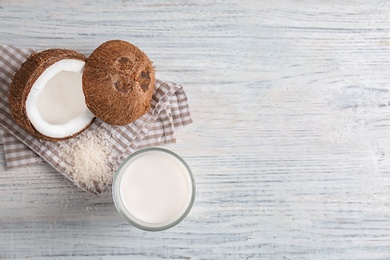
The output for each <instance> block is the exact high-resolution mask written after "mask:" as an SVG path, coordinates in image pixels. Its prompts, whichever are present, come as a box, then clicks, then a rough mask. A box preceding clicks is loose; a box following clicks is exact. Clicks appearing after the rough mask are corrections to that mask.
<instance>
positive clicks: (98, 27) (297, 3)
mask: <svg viewBox="0 0 390 260" xmlns="http://www.w3.org/2000/svg"><path fill="white" fill-rule="evenodd" d="M0 21H1V26H0V39H1V42H2V43H6V44H12V45H16V46H19V47H32V48H35V49H46V48H51V47H63V48H71V49H75V50H78V51H81V52H83V53H84V54H86V55H89V54H90V53H91V51H92V50H93V49H94V48H96V47H97V46H98V45H99V44H100V43H102V42H104V41H105V40H108V39H123V40H128V41H130V42H132V43H134V44H136V45H138V46H139V47H140V48H141V49H142V50H143V51H144V52H146V53H147V54H148V56H149V57H150V59H151V60H153V61H154V65H155V67H156V70H157V75H156V76H157V78H159V79H163V80H170V81H174V82H177V83H180V84H183V85H184V86H185V90H186V92H187V95H188V97H189V100H190V105H191V112H192V115H193V119H194V123H193V124H192V125H190V126H187V127H185V128H182V129H179V130H178V131H177V137H178V139H179V142H178V143H177V144H173V145H167V146H165V147H167V148H169V149H172V150H173V151H175V152H177V153H178V154H180V155H182V156H183V157H184V158H185V159H186V160H187V162H188V163H189V164H190V166H191V167H192V169H193V171H194V175H195V179H196V183H197V197H196V202H195V204H194V207H193V210H192V211H191V213H190V214H189V216H188V217H187V218H186V220H185V221H184V222H182V223H181V224H180V225H179V226H177V227H175V228H173V229H171V230H168V231H164V232H159V233H147V232H143V231H139V230H137V229H135V228H132V227H131V226H128V225H126V224H125V223H124V222H123V221H122V220H121V218H120V217H119V216H118V214H117V213H116V211H115V208H114V206H113V203H112V199H111V197H110V194H109V193H105V194H102V195H100V196H94V195H90V194H86V193H84V192H82V191H80V190H79V189H77V188H75V187H73V186H72V185H71V184H70V183H69V182H68V181H66V180H65V179H64V178H63V177H61V175H59V174H57V173H55V172H54V171H53V170H52V169H51V168H50V167H49V166H47V165H42V166H39V167H30V168H23V169H17V170H7V169H5V164H4V155H3V153H2V156H1V157H0V158H1V163H0V197H1V200H0V258H1V257H2V258H4V259H12V258H20V259H25V258H26V257H27V258H30V259H42V258H43V259H58V258H62V259H73V258H74V259H100V258H101V259H103V258H104V259H120V258H122V259H129V258H132V259H149V258H151V259H158V258H172V259H390V71H389V60H390V1H385V0H375V1H363V0H345V1H316V0H315V1H309V0H294V1H289V0H279V1H256V0H253V1H249V0H248V1H233V0H227V1H218V0H212V1H211V0H210V1H158V0H145V1H142V2H139V3H134V2H133V1H126V0H123V1H105V0H96V1H93V2H90V1H74V0H68V1H62V2H59V3H57V2H56V3H55V4H54V3H53V2H52V1H48V0H37V1H34V2H32V1H31V2H30V1H24V0H17V1H5V0H0ZM0 150H1V149H0Z"/></svg>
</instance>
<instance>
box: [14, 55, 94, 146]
mask: <svg viewBox="0 0 390 260" xmlns="http://www.w3.org/2000/svg"><path fill="white" fill-rule="evenodd" d="M63 59H75V60H81V61H85V60H86V57H85V56H84V55H82V54H80V53H78V52H75V51H72V50H66V49H48V50H44V51H42V52H36V53H33V54H31V55H30V56H29V57H28V58H27V60H26V61H25V62H24V63H23V64H22V65H21V67H20V68H19V70H18V71H17V72H16V73H15V75H14V78H13V80H12V83H11V85H10V87H9V96H8V102H9V106H10V110H11V113H12V117H13V118H14V120H15V122H16V123H17V124H18V125H19V126H21V127H22V128H24V129H25V130H26V131H27V132H28V133H30V134H31V135H33V136H35V137H38V138H42V139H45V140H48V141H60V140H64V139H68V138H71V137H74V136H76V135H77V134H79V133H81V132H82V131H83V130H84V129H86V128H87V127H88V126H89V125H88V126H86V127H85V128H84V129H83V130H81V131H79V132H78V133H75V134H73V135H71V136H67V137H64V138H53V137H49V136H46V135H43V134H41V133H40V132H38V131H37V130H36V129H35V127H34V126H33V124H32V123H31V121H30V120H29V118H28V115H27V111H26V100H27V96H28V94H29V93H30V90H31V88H32V86H33V85H34V83H35V81H36V80H37V79H38V78H39V76H40V75H41V74H42V73H43V72H44V71H45V70H46V68H48V67H49V66H51V65H53V64H54V63H56V62H58V61H60V60H63ZM92 121H93V120H91V123H92Z"/></svg>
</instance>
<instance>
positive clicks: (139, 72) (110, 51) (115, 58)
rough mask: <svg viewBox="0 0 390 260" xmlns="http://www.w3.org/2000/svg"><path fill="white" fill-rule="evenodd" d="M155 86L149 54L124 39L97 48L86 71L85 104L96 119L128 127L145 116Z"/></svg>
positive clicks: (84, 80)
mask: <svg viewBox="0 0 390 260" xmlns="http://www.w3.org/2000/svg"><path fill="white" fill-rule="evenodd" d="M154 83H155V76H154V69H153V66H152V62H151V61H150V60H149V58H148V57H147V56H146V54H145V53H143V52H142V51H141V50H140V49H138V48H137V47H136V46H134V45H133V44H131V43H129V42H126V41H121V40H112V41H108V42H105V43H103V44H102V45H100V46H99V47H98V48H96V49H95V50H94V51H93V53H92V54H91V55H90V57H89V58H88V59H87V62H86V64H85V69H84V72H83V91H84V95H85V103H86V104H87V106H88V108H89V110H91V112H92V113H93V114H95V116H96V117H98V118H100V119H101V120H103V121H105V122H106V123H109V124H112V125H126V124H129V123H131V122H133V121H134V120H136V119H137V118H139V117H141V116H142V115H143V114H145V113H146V112H147V111H148V110H149V108H150V103H151V100H152V95H153V91H154Z"/></svg>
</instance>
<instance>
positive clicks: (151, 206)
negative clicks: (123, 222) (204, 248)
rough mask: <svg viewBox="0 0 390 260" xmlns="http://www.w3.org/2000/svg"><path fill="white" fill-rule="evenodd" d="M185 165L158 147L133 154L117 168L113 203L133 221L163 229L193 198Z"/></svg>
mask: <svg viewBox="0 0 390 260" xmlns="http://www.w3.org/2000/svg"><path fill="white" fill-rule="evenodd" d="M194 192H195V186H194V183H193V177H192V174H191V171H190V169H189V167H188V165H187V164H186V163H185V162H184V161H183V160H182V159H181V158H180V157H178V156H177V155H176V154H174V153H172V152H170V151H168V150H165V149H160V148H151V149H145V150H143V151H140V152H138V153H135V154H133V155H132V156H130V158H128V160H127V161H126V162H125V163H124V164H123V165H122V166H121V167H120V169H119V171H118V172H117V175H116V177H115V180H114V184H113V196H114V201H115V204H116V206H117V208H118V210H119V212H121V214H122V215H124V217H125V218H127V219H128V220H129V221H130V222H131V223H132V224H134V225H135V226H137V227H139V228H142V229H146V230H162V229H166V228H169V227H171V226H173V225H175V224H177V223H178V222H180V221H181V220H182V218H184V217H185V215H186V214H187V213H188V211H189V209H190V207H191V205H192V202H193V200H194Z"/></svg>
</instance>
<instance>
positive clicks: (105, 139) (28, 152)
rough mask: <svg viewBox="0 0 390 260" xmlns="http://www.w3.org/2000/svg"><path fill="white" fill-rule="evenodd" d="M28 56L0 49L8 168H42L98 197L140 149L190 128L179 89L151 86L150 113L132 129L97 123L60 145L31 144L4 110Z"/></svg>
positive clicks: (0, 104) (1, 119)
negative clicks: (51, 169)
mask: <svg viewBox="0 0 390 260" xmlns="http://www.w3.org/2000/svg"><path fill="white" fill-rule="evenodd" d="M32 52H33V50H31V49H19V48H16V47H13V46H9V45H0V94H1V98H0V112H1V113H0V126H1V127H2V128H3V131H2V138H3V147H4V152H5V158H6V164H7V167H8V168H14V167H21V166H29V165H35V164H39V163H42V162H47V163H49V164H50V165H51V166H52V167H54V169H56V170H57V171H58V172H60V173H61V174H63V175H64V176H65V177H67V178H68V179H69V180H70V181H72V182H73V183H74V184H75V185H77V186H79V187H80V188H82V189H84V190H86V191H90V192H93V193H96V194H98V193H100V192H102V191H104V190H105V189H106V188H107V187H108V186H109V185H110V184H111V181H112V177H113V174H114V172H115V170H116V169H117V168H118V167H119V165H120V164H121V162H122V161H123V160H124V159H125V158H126V157H127V156H129V155H130V154H131V153H133V152H134V151H135V150H137V149H140V148H144V147H149V146H155V145H160V144H164V143H172V142H175V141H176V139H175V135H174V131H175V128H177V127H180V126H183V125H186V124H189V123H191V122H192V119H191V116H190V111H189V106H188V100H187V97H186V94H185V92H184V90H183V87H182V86H180V85H177V84H175V83H172V82H163V81H160V80H156V84H155V90H154V94H153V98H152V102H151V108H150V110H149V112H148V113H146V114H145V115H143V116H142V117H140V118H139V119H137V120H136V121H134V122H132V123H131V124H128V125H125V126H113V125H109V124H107V123H105V122H103V121H101V120H99V119H96V120H95V121H94V122H93V123H92V125H91V126H90V127H89V128H88V129H87V130H85V131H84V132H82V133H81V134H80V135H78V136H76V137H74V138H71V139H68V140H65V141H60V142H50V141H45V140H42V139H38V138H35V137H33V136H31V135H29V134H28V133H27V132H26V131H25V130H24V129H22V128H21V127H19V126H18V125H17V124H16V123H15V122H14V120H13V119H12V116H11V112H10V110H9V106H8V89H9V85H10V83H11V81H12V78H13V75H14V73H15V72H16V70H17V69H18V68H19V67H20V65H21V64H22V63H23V62H24V61H25V60H26V58H27V57H28V56H29V55H30V54H31V53H32ZM0 133H1V131H0Z"/></svg>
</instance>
